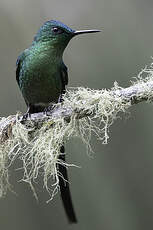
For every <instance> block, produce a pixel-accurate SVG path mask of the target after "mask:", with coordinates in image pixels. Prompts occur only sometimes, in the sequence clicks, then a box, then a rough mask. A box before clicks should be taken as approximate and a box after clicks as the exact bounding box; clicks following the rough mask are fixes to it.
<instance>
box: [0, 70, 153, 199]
mask: <svg viewBox="0 0 153 230" xmlns="http://www.w3.org/2000/svg"><path fill="white" fill-rule="evenodd" d="M63 99H64V101H63V102H62V103H61V104H60V103H59V104H56V105H54V107H52V109H51V110H49V111H48V112H47V113H37V114H32V115H31V116H30V117H29V118H28V119H26V120H23V116H22V114H20V113H18V114H17V115H12V116H9V117H7V118H4V117H2V118H1V120H0V142H1V145H0V196H3V195H5V193H6V191H7V188H8V187H9V182H8V168H9V167H10V165H12V163H13V162H14V161H15V160H16V159H20V160H21V163H22V168H23V172H24V173H23V178H22V180H23V181H25V182H28V183H29V184H30V186H31V188H32V189H33V191H34V194H35V196H36V193H35V190H34V187H33V184H34V183H33V182H34V181H36V180H37V179H38V176H39V175H43V181H44V186H45V188H46V189H47V191H48V192H49V193H50V195H51V199H52V197H53V196H54V195H55V194H56V192H57V191H58V171H57V167H56V164H57V163H60V164H63V162H60V161H59V154H61V153H60V147H61V145H62V144H63V143H65V142H67V141H68V140H69V139H70V138H71V137H74V136H77V137H80V138H81V139H82V141H83V142H84V143H85V144H86V146H87V148H90V138H91V134H92V133H94V134H95V135H96V136H97V137H98V139H100V140H101V141H102V143H103V144H107V142H108V138H109V136H108V132H109V128H110V126H111V125H112V124H113V122H114V121H115V120H116V119H117V118H118V117H119V115H120V113H124V112H126V111H127V110H128V109H129V107H131V106H132V105H134V104H137V103H139V102H142V101H147V102H150V101H151V100H152V99H153V69H152V66H151V68H150V69H147V68H145V69H144V70H143V71H141V73H140V74H139V75H138V77H137V79H136V81H135V82H132V84H131V86H130V87H128V88H121V87H120V86H118V84H117V83H116V82H115V83H114V87H113V88H112V89H109V90H106V89H101V90H92V89H88V88H83V87H81V88H76V89H75V88H73V89H71V90H68V91H67V92H66V94H65V95H64V97H63ZM65 166H66V167H67V166H68V164H65ZM50 178H52V179H53V180H54V182H55V183H53V184H51V185H50V180H49V179H50Z"/></svg>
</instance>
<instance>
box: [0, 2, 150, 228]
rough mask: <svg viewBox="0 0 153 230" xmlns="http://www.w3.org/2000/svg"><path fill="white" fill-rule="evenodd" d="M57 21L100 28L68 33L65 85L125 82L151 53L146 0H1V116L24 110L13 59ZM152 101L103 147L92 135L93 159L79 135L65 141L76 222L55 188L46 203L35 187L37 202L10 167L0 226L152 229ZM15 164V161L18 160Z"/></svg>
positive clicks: (121, 121) (0, 202)
mask: <svg viewBox="0 0 153 230" xmlns="http://www.w3.org/2000/svg"><path fill="white" fill-rule="evenodd" d="M50 19H56V20H60V21H62V22H64V23H65V24H67V25H69V26H71V27H72V28H76V29H102V30H103V32H102V33H97V34H93V35H90V34H89V35H84V36H79V37H77V38H75V39H73V40H72V41H71V42H70V44H69V46H68V48H67V50H66V52H65V54H64V61H65V63H66V64H67V65H68V67H69V79H70V80H69V86H86V87H90V88H95V89H100V88H109V87H112V86H113V82H114V81H117V82H118V83H119V84H120V85H121V86H123V87H127V86H128V85H129V84H130V80H132V79H133V77H136V76H137V74H138V73H139V72H140V71H141V69H142V68H144V67H145V66H146V65H150V63H151V61H152V60H151V56H152V55H153V1H151V0H84V1H81V0H77V1H75V0H71V1H70V0H64V1H60V0H43V1H41V0H12V1H10V0H1V1H0V30H1V33H0V76H1V77H0V107H1V114H0V115H1V116H7V115H9V114H14V113H16V111H19V110H20V111H22V112H24V111H26V107H25V103H24V101H23V98H22V96H21V93H20V91H19V89H18V86H17V84H16V81H15V62H16V58H17V56H18V55H19V53H20V52H22V51H23V49H25V48H27V47H28V46H29V45H30V44H31V41H32V39H33V36H34V34H35V33H36V31H37V29H38V28H39V27H40V25H42V23H43V22H44V21H46V20H50ZM152 114H153V105H151V104H145V103H142V104H138V105H136V106H133V108H132V109H131V110H130V116H129V118H128V119H127V117H126V118H123V119H119V120H118V121H116V123H115V124H114V125H113V127H112V128H111V130H110V133H109V135H110V139H109V143H108V145H102V143H101V142H100V141H98V140H96V139H95V138H94V137H93V139H92V148H93V150H94V152H95V154H93V157H89V156H88V155H87V154H86V148H85V146H84V145H83V144H82V143H81V141H80V140H78V139H73V140H71V141H70V142H69V143H68V144H67V146H66V149H67V160H68V162H70V163H75V164H77V165H79V166H81V168H75V167H71V168H70V169H69V177H70V180H71V191H72V196H73V202H74V205H75V210H76V213H77V217H78V220H79V222H78V224H77V225H68V223H67V219H66V216H65V213H64V210H63V207H62V203H61V200H60V197H59V194H58V195H56V196H55V197H54V199H53V201H51V202H50V203H49V204H47V203H46V201H47V200H48V198H49V196H48V194H47V193H46V192H45V191H44V190H43V189H42V188H41V187H40V190H39V191H38V192H39V193H38V194H39V203H37V202H36V200H35V199H34V197H33V194H32V192H31V190H30V188H29V187H28V186H27V184H24V183H18V182H17V181H18V180H19V179H21V176H22V174H20V173H19V172H18V171H16V170H15V167H14V168H13V169H12V171H11V172H10V182H11V183H12V184H13V186H14V187H13V190H14V191H15V193H11V192H8V194H7V195H6V197H5V198H4V199H1V200H0V229H3V230H21V229H22V230H27V229H28V230H42V229H45V230H50V229H56V230H58V229H72V230H73V229H74V230H75V229H79V230H85V229H88V230H91V229H95V230H102V229H103V230H123V229H124V230H145V229H147V230H150V229H153V116H152ZM16 167H17V165H16Z"/></svg>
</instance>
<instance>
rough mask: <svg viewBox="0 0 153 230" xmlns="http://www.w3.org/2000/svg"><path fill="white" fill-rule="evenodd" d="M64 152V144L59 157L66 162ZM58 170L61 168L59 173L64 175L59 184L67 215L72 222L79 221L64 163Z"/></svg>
mask: <svg viewBox="0 0 153 230" xmlns="http://www.w3.org/2000/svg"><path fill="white" fill-rule="evenodd" d="M64 152H65V148H64V146H62V147H61V153H63V154H61V155H60V156H59V159H60V160H62V161H63V162H65V155H64ZM58 170H59V175H62V176H63V177H64V179H63V178H62V177H61V176H59V186H60V193H61V199H62V202H63V206H64V209H65V212H66V215H67V217H68V220H69V222H70V223H77V218H76V215H75V212H74V208H73V203H72V198H71V193H70V188H69V182H68V174H67V169H66V167H65V166H64V165H62V164H58Z"/></svg>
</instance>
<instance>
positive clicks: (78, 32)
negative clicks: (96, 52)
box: [74, 30, 101, 36]
mask: <svg viewBox="0 0 153 230" xmlns="http://www.w3.org/2000/svg"><path fill="white" fill-rule="evenodd" d="M97 32H101V30H76V31H75V32H74V36H75V35H79V34H87V33H97Z"/></svg>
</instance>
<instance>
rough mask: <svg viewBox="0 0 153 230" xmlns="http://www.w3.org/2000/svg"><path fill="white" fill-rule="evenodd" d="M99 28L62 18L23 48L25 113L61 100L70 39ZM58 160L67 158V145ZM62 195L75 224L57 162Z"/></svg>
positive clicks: (19, 66)
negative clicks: (75, 27)
mask: <svg viewBox="0 0 153 230" xmlns="http://www.w3.org/2000/svg"><path fill="white" fill-rule="evenodd" d="M95 32H100V31H99V30H81V31H76V30H73V29H71V28H69V27H68V26H66V25H64V24H63V23H61V22H59V21H54V20H51V21H47V22H45V23H44V24H43V25H42V26H41V27H40V29H39V30H38V32H37V34H36V35H35V37H34V40H33V42H32V45H31V46H30V47H29V48H28V49H25V50H24V51H23V53H22V54H21V55H20V56H19V57H18V59H17V62H16V80H17V82H18V85H19V88H20V90H21V92H22V95H23V97H24V100H25V102H26V104H27V107H28V111H27V113H26V115H29V114H31V113H37V112H42V111H44V110H45V109H46V108H47V107H48V106H49V105H50V104H52V103H57V102H59V101H62V94H64V93H65V86H66V85H67V84H68V73H67V67H66V65H65V64H64V62H63V58H62V57H63V52H64V50H65V48H66V46H67V45H68V43H69V41H70V40H71V39H72V38H73V37H75V36H76V35H79V34H85V33H95ZM60 152H61V153H60V154H59V159H60V160H62V161H65V153H64V152H65V151H64V146H62V147H61V151H60ZM57 168H58V170H59V175H61V174H62V175H63V177H64V179H65V181H63V178H62V177H61V176H59V186H60V192H61V198H62V201H63V205H64V208H65V211H66V214H67V217H68V220H69V222H71V223H76V222H77V219H76V215H75V212H74V209H73V204H72V199H71V194H70V189H69V183H68V175H67V171H66V167H64V166H63V165H60V164H58V165H57Z"/></svg>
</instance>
